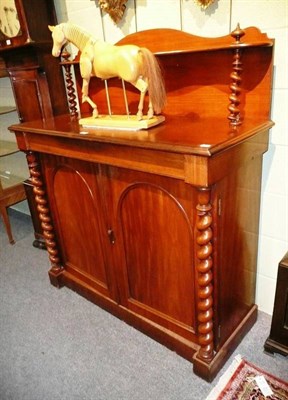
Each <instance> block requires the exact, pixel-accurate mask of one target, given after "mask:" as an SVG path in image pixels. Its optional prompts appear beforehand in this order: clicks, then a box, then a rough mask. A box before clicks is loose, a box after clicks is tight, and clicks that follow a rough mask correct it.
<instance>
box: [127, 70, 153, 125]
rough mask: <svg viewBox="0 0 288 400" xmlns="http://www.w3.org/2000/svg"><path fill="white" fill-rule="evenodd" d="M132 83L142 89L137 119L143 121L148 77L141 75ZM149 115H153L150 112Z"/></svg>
mask: <svg viewBox="0 0 288 400" xmlns="http://www.w3.org/2000/svg"><path fill="white" fill-rule="evenodd" d="M132 84H133V85H134V86H135V87H136V88H137V89H138V90H139V91H140V100H139V104H138V112H137V119H138V121H141V119H142V118H143V107H144V99H145V94H146V92H147V90H148V82H147V79H145V78H143V77H142V76H140V77H139V78H138V79H137V81H136V82H133V83H132ZM151 106H152V104H151ZM149 110H150V103H149ZM150 114H151V113H150ZM152 116H153V109H152ZM148 117H149V118H152V117H151V116H149V113H148Z"/></svg>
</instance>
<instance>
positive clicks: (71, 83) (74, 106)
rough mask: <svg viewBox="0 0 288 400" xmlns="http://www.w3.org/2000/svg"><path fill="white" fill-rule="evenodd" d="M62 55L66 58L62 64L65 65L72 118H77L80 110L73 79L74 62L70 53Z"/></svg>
mask: <svg viewBox="0 0 288 400" xmlns="http://www.w3.org/2000/svg"><path fill="white" fill-rule="evenodd" d="M61 56H62V57H63V59H64V61H62V62H61V65H62V66H63V68H64V70H65V82H66V90H67V98H68V104H69V110H70V115H71V117H72V118H77V117H78V112H77V102H76V94H75V93H76V91H75V86H74V81H73V77H72V72H71V67H72V63H71V62H70V61H69V57H70V53H68V52H63V53H62V54H61Z"/></svg>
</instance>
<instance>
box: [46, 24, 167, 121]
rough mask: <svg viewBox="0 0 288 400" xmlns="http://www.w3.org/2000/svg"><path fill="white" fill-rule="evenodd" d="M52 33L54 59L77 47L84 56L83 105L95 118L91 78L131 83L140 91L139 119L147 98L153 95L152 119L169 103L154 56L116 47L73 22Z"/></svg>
mask: <svg viewBox="0 0 288 400" xmlns="http://www.w3.org/2000/svg"><path fill="white" fill-rule="evenodd" d="M49 29H50V31H51V32H52V38H53V49H52V55H53V56H54V57H59V56H60V53H61V49H62V47H63V46H64V45H65V44H66V43H67V42H71V43H73V44H74V45H75V46H76V47H77V48H78V49H79V50H80V52H81V56H80V73H81V77H82V78H83V85H82V103H84V102H88V103H89V104H90V105H91V107H92V108H93V117H98V109H97V106H96V104H95V103H94V102H93V101H92V100H91V98H90V97H89V81H90V77H91V76H97V77H98V78H101V79H109V78H113V77H119V78H121V79H123V80H124V81H126V82H130V83H131V84H132V85H134V86H135V87H136V88H137V89H138V90H139V91H140V101H139V104H138V113H137V119H138V120H141V119H142V118H143V106H144V98H145V94H146V92H147V91H148V92H149V109H148V114H147V116H148V118H152V117H153V115H154V112H155V113H156V114H159V113H160V112H161V111H162V109H163V107H164V105H165V101H166V92H165V87H164V83H163V78H162V74H161V70H160V67H159V64H158V61H157V59H156V57H155V56H154V54H153V53H152V52H151V51H150V50H148V49H146V48H143V47H141V48H140V47H138V46H135V45H122V46H113V45H111V44H108V43H106V42H103V41H101V40H98V39H95V38H93V37H92V36H91V35H90V34H89V33H87V32H85V31H84V30H83V29H81V28H80V27H78V26H77V25H74V24H72V23H70V22H66V23H62V24H59V25H56V26H49Z"/></svg>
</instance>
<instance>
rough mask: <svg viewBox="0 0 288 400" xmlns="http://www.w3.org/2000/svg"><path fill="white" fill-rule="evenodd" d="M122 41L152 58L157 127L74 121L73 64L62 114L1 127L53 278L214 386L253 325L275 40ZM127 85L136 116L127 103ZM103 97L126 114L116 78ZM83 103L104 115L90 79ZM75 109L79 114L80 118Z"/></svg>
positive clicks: (177, 34)
mask: <svg viewBox="0 0 288 400" xmlns="http://www.w3.org/2000/svg"><path fill="white" fill-rule="evenodd" d="M159 37H161V40H157V38H159ZM127 43H133V44H136V45H140V46H145V47H148V48H149V49H150V50H151V51H153V52H154V53H155V54H156V55H157V57H158V59H159V62H160V64H161V67H162V71H163V76H164V79H165V84H166V90H167V105H166V107H165V109H164V112H163V114H164V116H165V118H166V120H165V122H164V123H161V124H160V125H158V126H156V127H152V128H150V129H148V130H140V131H136V132H131V131H128V130H115V129H90V128H83V127H82V126H80V125H79V121H78V119H77V118H76V112H75V108H74V106H73V100H74V99H75V93H76V94H77V95H78V97H80V98H81V94H80V91H81V85H82V80H81V77H80V74H79V65H78V63H77V61H75V60H74V61H71V63H70V64H69V61H65V62H64V66H65V69H66V76H68V78H67V79H68V81H69V68H70V66H71V65H72V64H73V65H74V68H75V76H76V88H75V90H74V89H73V87H70V95H69V96H70V98H69V104H70V108H71V109H72V110H73V112H72V113H71V114H72V116H71V114H70V115H62V116H56V117H54V118H46V119H44V120H38V121H33V122H27V123H23V124H19V125H14V126H12V127H11V128H10V129H11V131H13V132H15V134H16V137H17V142H18V146H19V149H20V150H22V151H24V152H26V153H27V160H28V165H29V169H30V173H31V179H32V180H33V184H34V193H35V199H36V203H37V205H38V211H39V215H40V220H41V221H42V228H43V232H44V237H45V238H46V245H47V249H48V253H49V257H50V261H51V264H52V267H51V269H50V271H49V276H50V281H51V283H52V284H53V285H55V286H56V287H61V286H63V285H65V286H68V287H69V288H71V289H73V290H75V291H76V292H78V293H80V294H81V295H83V296H85V297H86V298H87V299H89V300H91V301H93V302H94V303H96V304H97V305H99V306H101V307H103V308H104V309H106V310H108V311H109V312H111V313H112V314H114V315H115V316H117V317H119V318H121V319H123V320H124V321H126V322H127V323H129V324H131V325H133V326H134V327H136V328H137V329H139V330H141V331H142V332H144V333H146V334H147V335H149V336H151V337H152V338H154V339H156V340H158V341H159V342H161V343H162V344H164V345H165V346H167V347H168V348H170V349H173V350H174V351H176V352H177V353H179V354H180V355H182V356H183V357H185V358H186V359H188V360H190V361H191V362H192V363H193V367H194V372H195V373H196V374H198V375H199V376H201V377H203V378H204V379H206V380H212V379H213V378H214V376H215V375H216V373H217V372H218V371H219V369H220V368H221V366H222V365H223V364H224V362H225V361H226V360H227V358H228V356H229V354H230V353H231V352H232V350H233V349H234V348H235V347H236V345H237V344H238V343H239V342H240V340H241V339H242V337H243V335H245V333H246V332H247V331H248V330H249V329H250V328H251V326H252V325H253V324H254V322H255V321H256V318H257V306H256V305H255V285H256V264H257V243H258V223H259V206H260V189H261V187H260V186H261V173H262V156H263V154H264V153H265V152H266V151H267V149H268V139H269V130H270V128H271V127H272V126H273V122H272V121H271V120H270V103H271V98H270V97H271V82H272V68H273V45H274V42H273V40H271V39H269V38H268V37H267V35H266V34H263V33H261V32H260V31H259V30H258V29H257V28H253V27H252V28H247V29H245V30H241V29H240V28H239V27H237V29H236V30H235V31H234V32H233V33H232V34H231V35H227V36H224V37H220V38H213V39H211V38H201V37H196V36H193V35H190V34H188V33H184V32H181V31H177V30H173V29H155V30H148V31H143V32H138V33H135V34H132V35H129V36H127V37H125V38H124V39H123V40H121V41H120V42H119V44H127ZM70 84H71V82H70ZM73 90H74V92H73ZM126 90H127V98H128V102H129V105H130V112H131V113H134V112H135V113H136V109H137V104H138V99H139V94H138V92H137V91H136V90H135V89H134V88H132V86H131V87H130V86H129V85H128V84H127V85H126ZM109 93H110V98H111V107H112V109H113V113H115V114H124V113H125V106H124V101H123V93H122V85H121V82H119V79H111V80H110V81H109ZM89 94H90V96H91V98H92V99H93V101H95V102H96V103H97V106H98V109H99V112H100V113H107V103H106V93H105V88H104V83H103V82H101V81H100V80H98V79H96V78H93V79H92V80H91V82H90V93H89ZM73 96H74V97H73ZM80 107H81V115H82V117H83V116H85V115H86V116H88V115H89V113H91V109H89V106H87V105H86V104H82V105H81V106H80Z"/></svg>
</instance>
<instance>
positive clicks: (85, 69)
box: [80, 58, 98, 118]
mask: <svg viewBox="0 0 288 400" xmlns="http://www.w3.org/2000/svg"><path fill="white" fill-rule="evenodd" d="M80 71H81V76H82V79H83V82H82V103H85V102H87V103H88V104H90V106H91V107H92V108H93V112H92V116H93V117H94V118H97V117H98V109H97V105H96V104H95V103H94V101H92V100H91V99H90V97H89V94H88V93H89V83H90V77H91V72H92V63H91V61H90V60H88V59H87V60H86V59H83V58H82V59H81V60H80Z"/></svg>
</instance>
